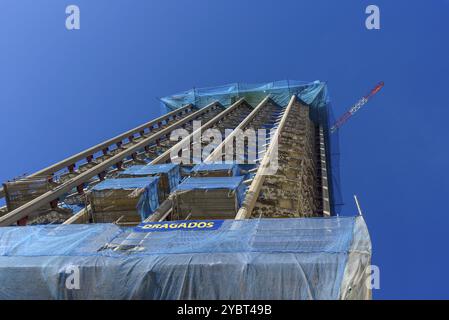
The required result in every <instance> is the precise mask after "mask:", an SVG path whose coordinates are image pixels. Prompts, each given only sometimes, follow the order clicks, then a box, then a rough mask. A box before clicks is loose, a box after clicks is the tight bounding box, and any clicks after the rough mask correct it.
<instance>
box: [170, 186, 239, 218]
mask: <svg viewBox="0 0 449 320" xmlns="http://www.w3.org/2000/svg"><path fill="white" fill-rule="evenodd" d="M237 211H238V200H237V195H236V193H235V192H234V191H232V190H229V189H210V190H188V191H185V190H183V191H180V192H176V194H175V210H174V215H175V218H179V219H185V218H187V217H188V216H189V215H190V219H202V218H207V219H233V218H234V217H235V215H236V214H237Z"/></svg>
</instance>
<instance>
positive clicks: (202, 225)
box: [134, 220, 224, 232]
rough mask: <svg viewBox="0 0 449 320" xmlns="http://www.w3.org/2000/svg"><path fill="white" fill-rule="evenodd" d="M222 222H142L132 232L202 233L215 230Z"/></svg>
mask: <svg viewBox="0 0 449 320" xmlns="http://www.w3.org/2000/svg"><path fill="white" fill-rule="evenodd" d="M223 221H224V220H182V221H164V222H142V223H141V224H139V225H138V226H137V227H135V228H134V231H137V232H165V231H176V230H182V231H204V230H217V229H218V228H220V227H221V225H222V224H223Z"/></svg>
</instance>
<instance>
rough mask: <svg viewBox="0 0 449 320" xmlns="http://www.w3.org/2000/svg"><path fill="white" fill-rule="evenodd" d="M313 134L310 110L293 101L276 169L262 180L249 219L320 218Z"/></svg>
mask: <svg viewBox="0 0 449 320" xmlns="http://www.w3.org/2000/svg"><path fill="white" fill-rule="evenodd" d="M315 135H316V127H315V125H314V123H313V122H312V121H311V120H310V118H309V107H307V106H303V105H301V104H300V103H299V102H295V104H294V105H293V108H292V110H291V111H290V114H289V116H288V118H287V121H286V124H285V127H284V129H283V130H282V132H281V135H280V140H279V145H278V163H279V169H278V171H277V173H276V174H275V175H272V176H267V177H266V178H265V181H264V183H263V185H262V189H261V192H260V194H259V197H258V199H257V202H256V205H255V207H254V209H253V211H252V215H251V217H252V218H258V217H262V218H282V217H285V218H287V217H309V216H317V215H321V212H320V207H321V205H320V197H319V194H318V191H319V188H318V185H317V184H318V183H319V180H317V179H316V177H317V165H316V163H317V152H316V150H317V146H316V137H315Z"/></svg>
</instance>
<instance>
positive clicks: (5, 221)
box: [0, 101, 222, 226]
mask: <svg viewBox="0 0 449 320" xmlns="http://www.w3.org/2000/svg"><path fill="white" fill-rule="evenodd" d="M215 106H221V107H222V105H221V104H220V103H219V102H218V101H215V102H213V103H211V104H209V105H208V106H207V107H205V108H202V109H200V110H198V111H195V112H194V113H192V114H190V115H188V116H187V117H185V118H183V119H181V120H179V121H178V122H176V123H174V124H173V125H171V126H169V127H167V128H165V129H163V130H161V131H159V132H157V133H155V134H153V135H151V136H149V137H147V138H145V139H143V140H142V141H140V142H138V143H136V144H135V145H133V146H130V147H129V148H126V149H124V150H123V151H121V152H120V153H118V154H116V155H114V156H112V157H111V158H109V159H107V160H105V161H104V162H101V163H99V164H98V165H96V166H95V167H92V168H91V169H89V170H86V171H85V172H83V173H81V174H79V175H78V176H76V177H74V178H72V179H70V180H67V181H66V182H65V183H63V184H61V185H60V186H58V187H56V188H55V189H53V190H50V191H48V192H46V193H44V194H43V195H41V196H39V197H37V198H35V199H33V200H31V201H30V202H27V203H26V204H24V205H22V206H21V207H19V208H17V209H14V210H12V211H10V212H9V213H7V214H5V215H4V216H2V217H0V226H9V225H11V224H13V223H15V222H16V221H18V220H20V219H21V218H24V217H26V216H28V215H29V214H31V213H32V212H34V211H35V210H38V209H39V208H41V207H42V206H44V205H46V204H48V203H49V202H51V201H53V200H55V199H58V198H59V197H60V196H62V195H63V194H65V193H66V192H68V191H70V190H72V189H73V188H76V187H77V186H79V185H81V184H82V183H84V182H86V181H88V180H89V179H91V178H92V177H94V176H96V175H98V174H99V173H100V172H103V171H105V170H106V169H107V168H109V167H112V166H113V165H115V164H117V163H118V162H120V161H122V160H123V159H124V158H126V157H129V156H131V155H132V154H133V153H134V152H136V151H138V150H140V149H143V148H144V147H145V146H147V145H149V144H150V143H152V142H153V141H155V140H156V139H158V138H160V137H163V136H165V135H167V134H168V133H170V132H171V131H172V130H174V129H176V128H179V127H181V126H182V125H183V124H184V123H187V122H189V121H191V120H193V119H195V118H196V117H198V116H200V115H201V114H203V113H205V112H206V111H207V110H208V109H211V108H213V107H215Z"/></svg>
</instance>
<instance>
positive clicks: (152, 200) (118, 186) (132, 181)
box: [92, 177, 159, 220]
mask: <svg viewBox="0 0 449 320" xmlns="http://www.w3.org/2000/svg"><path fill="white" fill-rule="evenodd" d="M158 182H159V177H143V178H119V179H106V180H104V181H102V182H100V183H99V184H97V185H95V186H94V187H93V188H92V192H96V191H103V190H114V189H115V190H136V189H143V192H142V194H141V195H140V198H139V201H138V203H137V207H136V209H137V212H138V213H139V215H140V217H141V219H142V220H145V219H146V218H148V216H149V215H150V214H152V213H153V212H154V211H155V210H156V209H157V208H158V207H159V195H158Z"/></svg>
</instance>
